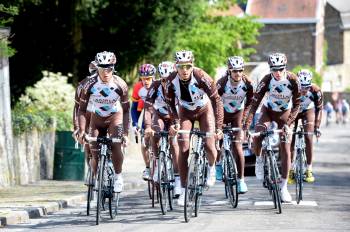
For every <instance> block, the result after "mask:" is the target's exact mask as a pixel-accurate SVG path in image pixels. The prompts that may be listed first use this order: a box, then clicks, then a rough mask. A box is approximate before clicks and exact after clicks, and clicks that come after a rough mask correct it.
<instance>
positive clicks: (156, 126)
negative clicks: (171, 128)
mask: <svg viewBox="0 0 350 232" xmlns="http://www.w3.org/2000/svg"><path fill="white" fill-rule="evenodd" d="M152 129H153V130H154V131H156V132H160V131H162V130H164V121H163V119H162V118H161V117H160V116H159V115H158V113H157V112H155V113H154V114H153V117H152ZM159 139H160V137H159V136H158V135H154V136H153V137H152V139H151V144H152V149H153V152H154V154H155V156H158V147H159V144H158V143H159Z"/></svg>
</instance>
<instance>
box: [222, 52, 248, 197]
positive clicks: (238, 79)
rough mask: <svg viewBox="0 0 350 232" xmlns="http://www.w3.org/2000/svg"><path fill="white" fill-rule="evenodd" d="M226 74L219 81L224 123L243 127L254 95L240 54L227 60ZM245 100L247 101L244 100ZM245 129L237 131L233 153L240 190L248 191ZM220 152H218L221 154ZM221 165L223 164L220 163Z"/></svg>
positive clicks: (242, 191)
mask: <svg viewBox="0 0 350 232" xmlns="http://www.w3.org/2000/svg"><path fill="white" fill-rule="evenodd" d="M227 68H228V69H227V72H226V75H225V76H223V77H222V78H220V79H219V80H218V81H217V83H216V86H217V89H218V93H219V95H220V96H221V98H222V101H223V105H224V124H230V125H231V126H232V127H239V128H242V120H243V118H245V117H246V115H247V113H248V112H249V107H250V103H251V101H252V97H253V91H254V90H253V85H252V81H251V80H250V79H249V78H248V77H247V76H246V75H245V74H244V73H243V70H244V60H243V58H242V57H240V56H232V57H229V58H228V60H227ZM244 101H245V102H244ZM242 132H243V131H240V132H235V139H234V141H233V146H232V149H233V151H234V152H233V154H235V155H236V157H235V158H236V159H237V166H238V178H239V181H238V192H239V193H246V192H247V191H248V188H247V185H246V183H245V182H244V165H245V160H244V155H243V148H242V140H243V133H242ZM219 154H220V153H218V156H219ZM220 167H221V165H220Z"/></svg>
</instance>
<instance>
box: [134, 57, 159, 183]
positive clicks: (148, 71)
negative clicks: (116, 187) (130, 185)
mask: <svg viewBox="0 0 350 232" xmlns="http://www.w3.org/2000/svg"><path fill="white" fill-rule="evenodd" d="M156 72H157V70H156V68H155V67H154V66H153V65H152V64H143V65H141V66H140V69H139V77H140V79H141V81H139V82H137V83H136V84H135V85H134V89H133V93H132V97H131V99H132V106H131V118H132V130H133V132H134V134H135V135H136V136H137V135H138V134H139V131H140V128H139V126H138V121H139V118H140V115H141V112H142V110H143V108H144V102H145V100H146V96H147V93H148V90H149V89H150V87H151V85H152V82H153V80H154V79H155V77H156ZM143 126H144V125H143V123H142V128H143ZM148 143H149V141H148V139H146V140H145V144H142V143H141V153H142V157H143V160H144V162H145V166H146V168H145V170H144V171H143V174H142V178H143V179H144V180H146V181H147V180H149V179H150V168H149V167H150V160H149V154H148V153H147V149H146V146H145V145H146V144H148Z"/></svg>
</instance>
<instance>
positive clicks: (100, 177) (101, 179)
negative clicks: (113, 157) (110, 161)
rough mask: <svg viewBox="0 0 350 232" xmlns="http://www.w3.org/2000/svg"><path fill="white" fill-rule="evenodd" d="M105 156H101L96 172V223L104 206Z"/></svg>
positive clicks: (98, 221)
mask: <svg viewBox="0 0 350 232" xmlns="http://www.w3.org/2000/svg"><path fill="white" fill-rule="evenodd" d="M105 159H106V157H105V156H101V158H100V162H99V163H100V164H99V172H98V190H97V207H96V225H98V224H99V223H100V219H101V209H102V208H104V201H105V198H104V193H103V191H102V187H103V182H104V169H105Z"/></svg>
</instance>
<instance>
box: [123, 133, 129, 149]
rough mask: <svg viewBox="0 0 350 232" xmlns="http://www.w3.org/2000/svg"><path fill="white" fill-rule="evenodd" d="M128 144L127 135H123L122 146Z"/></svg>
mask: <svg viewBox="0 0 350 232" xmlns="http://www.w3.org/2000/svg"><path fill="white" fill-rule="evenodd" d="M128 145H129V138H128V136H127V135H123V145H122V146H124V147H127V146H128Z"/></svg>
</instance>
